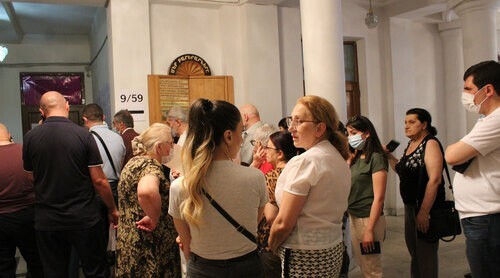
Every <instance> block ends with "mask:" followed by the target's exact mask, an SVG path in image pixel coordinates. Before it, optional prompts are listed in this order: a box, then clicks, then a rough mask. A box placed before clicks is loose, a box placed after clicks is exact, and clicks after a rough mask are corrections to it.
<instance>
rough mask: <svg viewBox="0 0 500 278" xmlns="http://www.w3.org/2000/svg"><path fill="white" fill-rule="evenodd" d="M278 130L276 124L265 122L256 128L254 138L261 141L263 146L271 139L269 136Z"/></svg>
mask: <svg viewBox="0 0 500 278" xmlns="http://www.w3.org/2000/svg"><path fill="white" fill-rule="evenodd" d="M276 131H278V129H276V127H275V126H274V125H270V124H264V125H262V126H260V127H259V128H257V129H256V130H255V133H254V135H253V139H254V140H255V141H259V142H260V143H261V144H262V145H263V146H266V145H267V141H269V136H271V134H273V133H275V132H276Z"/></svg>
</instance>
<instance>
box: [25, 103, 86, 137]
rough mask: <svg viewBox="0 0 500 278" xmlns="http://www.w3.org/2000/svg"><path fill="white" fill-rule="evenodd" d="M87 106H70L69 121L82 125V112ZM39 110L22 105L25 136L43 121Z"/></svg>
mask: <svg viewBox="0 0 500 278" xmlns="http://www.w3.org/2000/svg"><path fill="white" fill-rule="evenodd" d="M84 106H85V105H70V106H69V117H68V118H69V119H70V120H71V121H72V122H74V123H75V124H77V125H82V124H83V122H82V111H83V107H84ZM38 109H39V108H38V107H36V106H25V105H21V114H22V123H23V135H25V134H26V133H27V132H28V131H30V130H31V129H33V128H35V127H36V126H38V122H39V121H40V119H41V114H40V110H38Z"/></svg>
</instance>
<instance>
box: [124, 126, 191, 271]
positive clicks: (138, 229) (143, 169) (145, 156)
mask: <svg viewBox="0 0 500 278" xmlns="http://www.w3.org/2000/svg"><path fill="white" fill-rule="evenodd" d="M132 148H133V150H134V155H135V156H134V157H133V158H131V159H130V160H129V162H128V163H127V165H125V167H124V168H123V170H122V172H121V175H120V183H119V184H118V210H119V213H120V216H119V221H120V225H118V237H117V247H116V249H117V251H116V254H117V266H116V277H181V265H180V255H179V249H178V247H177V244H176V242H175V238H176V233H175V228H174V223H173V219H172V217H170V215H168V194H169V189H170V184H169V182H168V179H167V178H166V177H165V175H164V174H163V168H162V165H161V163H162V161H163V160H165V159H166V158H168V156H169V154H170V151H171V150H172V136H171V135H170V128H169V127H168V126H167V125H165V124H160V123H156V124H153V125H151V126H150V127H149V128H148V129H146V130H145V131H144V132H143V133H141V134H140V135H139V136H137V137H135V138H134V139H133V140H132Z"/></svg>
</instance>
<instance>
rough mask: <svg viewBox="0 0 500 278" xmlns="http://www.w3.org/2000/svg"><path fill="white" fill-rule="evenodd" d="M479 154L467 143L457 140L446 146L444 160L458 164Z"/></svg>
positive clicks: (451, 163)
mask: <svg viewBox="0 0 500 278" xmlns="http://www.w3.org/2000/svg"><path fill="white" fill-rule="evenodd" d="M477 155H479V152H478V151H477V150H476V149H474V148H473V147H472V146H470V145H469V144H467V143H464V142H462V141H458V142H456V143H455V144H452V145H450V146H448V148H446V154H445V158H446V162H448V163H449V164H450V165H459V164H462V163H464V162H466V161H468V160H469V159H471V158H474V157H476V156H477Z"/></svg>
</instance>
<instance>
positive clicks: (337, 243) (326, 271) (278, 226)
mask: <svg viewBox="0 0 500 278" xmlns="http://www.w3.org/2000/svg"><path fill="white" fill-rule="evenodd" d="M288 121H289V130H290V132H291V133H292V137H293V143H294V145H295V147H297V148H304V149H305V150H306V151H305V152H304V153H302V154H301V155H298V156H296V157H294V158H292V159H290V161H289V162H288V163H287V165H286V167H285V169H283V172H282V173H281V175H280V177H279V178H278V181H277V184H276V192H275V193H276V201H277V204H278V206H279V212H278V216H276V219H275V220H274V222H273V225H272V227H271V233H270V236H269V248H270V249H271V250H272V251H279V254H280V256H281V259H282V261H283V263H282V266H283V269H282V270H283V277H338V276H339V274H340V269H341V267H342V254H343V251H344V244H343V242H342V218H343V215H344V212H345V211H346V209H347V197H348V195H349V189H350V187H351V182H350V176H351V175H350V171H349V166H348V165H347V163H346V159H347V158H348V157H349V150H348V144H347V140H346V137H345V135H344V134H342V133H340V132H339V131H338V126H339V120H338V116H337V113H336V112H335V108H334V107H333V105H332V104H331V103H330V102H328V101H327V100H326V99H324V98H321V97H318V96H305V97H302V98H300V99H299V100H298V101H297V104H296V105H295V107H294V108H293V111H292V117H291V118H289V120H288Z"/></svg>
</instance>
